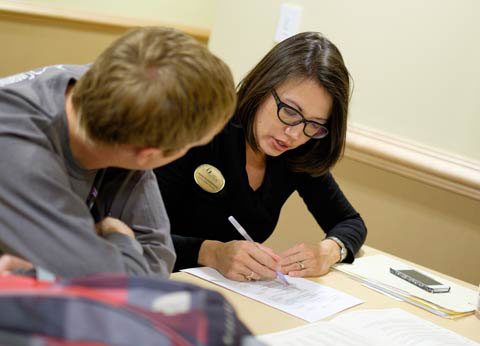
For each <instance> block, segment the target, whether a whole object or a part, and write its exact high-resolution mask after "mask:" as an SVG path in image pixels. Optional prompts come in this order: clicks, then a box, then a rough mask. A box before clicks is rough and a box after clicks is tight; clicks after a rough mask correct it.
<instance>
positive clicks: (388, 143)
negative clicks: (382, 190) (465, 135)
mask: <svg viewBox="0 0 480 346" xmlns="http://www.w3.org/2000/svg"><path fill="white" fill-rule="evenodd" d="M345 157H348V158H350V159H352V160H355V161H359V162H363V163H366V164H369V165H372V166H375V167H378V168H381V169H384V170H386V171H389V172H393V173H396V174H399V175H401V176H404V177H408V178H412V179H415V180H417V181H420V182H422V183H425V184H428V185H431V186H435V187H438V188H441V189H445V190H448V191H452V192H455V193H458V194H460V195H463V196H467V197H470V198H472V199H474V200H480V162H478V161H473V160H469V159H466V158H464V157H460V156H456V155H452V154H450V153H445V152H441V151H439V150H437V149H433V148H431V147H427V146H424V145H421V144H418V143H415V142H413V141H408V140H405V139H402V138H398V137H395V136H392V135H387V134H385V133H381V132H378V131H374V130H370V129H367V128H363V127H360V126H357V125H355V126H353V125H349V127H348V133H347V145H346V148H345Z"/></svg>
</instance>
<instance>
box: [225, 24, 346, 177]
mask: <svg viewBox="0 0 480 346" xmlns="http://www.w3.org/2000/svg"><path fill="white" fill-rule="evenodd" d="M291 79H310V80H314V81H316V82H318V83H319V85H321V86H322V87H324V88H325V89H326V90H327V91H328V93H329V94H330V95H331V96H332V99H333V104H332V109H331V114H330V118H329V120H328V122H327V127H328V129H329V132H330V133H329V134H328V136H327V137H326V138H324V139H311V140H309V141H308V142H307V143H305V144H304V145H302V146H300V147H298V148H297V149H294V150H291V151H287V152H286V153H285V154H284V157H285V158H286V160H287V163H288V165H289V167H290V169H292V170H293V171H295V172H306V173H308V174H310V175H313V176H318V175H321V174H324V173H325V172H326V171H328V170H329V169H330V168H331V167H333V165H334V164H335V163H336V162H337V161H338V160H339V159H340V157H341V156H342V155H343V151H344V147H345V138H346V132H347V114H348V103H349V99H350V74H349V72H348V70H347V68H346V67H345V64H344V62H343V58H342V55H341V54H340V51H339V50H338V48H337V47H336V46H335V45H334V44H333V43H332V42H330V41H329V40H328V39H327V38H325V37H324V36H322V35H321V34H320V33H317V32H303V33H300V34H297V35H295V36H292V37H290V38H288V39H286V40H284V41H282V42H280V43H279V44H277V45H276V46H275V47H273V48H272V49H271V50H270V52H268V54H267V55H266V56H265V57H264V58H263V59H262V60H261V61H260V62H259V63H258V64H257V66H255V67H254V68H253V70H251V71H250V73H249V74H248V75H247V76H246V77H245V78H244V79H243V80H242V81H241V82H240V84H239V86H238V92H237V95H238V103H237V108H236V110H235V115H234V117H235V119H236V121H237V122H239V123H240V124H241V125H242V126H243V127H244V129H245V135H246V140H247V142H248V144H249V145H250V146H251V147H252V148H253V149H254V150H258V146H257V143H256V140H255V136H254V133H253V122H254V118H255V114H256V112H257V109H258V107H259V106H260V105H261V104H262V102H263V101H264V100H265V99H266V98H267V97H269V96H271V91H272V89H274V88H277V87H278V86H280V85H281V84H283V83H285V82H286V81H288V80H291Z"/></svg>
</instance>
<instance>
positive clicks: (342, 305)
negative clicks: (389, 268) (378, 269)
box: [182, 267, 363, 322]
mask: <svg viewBox="0 0 480 346" xmlns="http://www.w3.org/2000/svg"><path fill="white" fill-rule="evenodd" d="M182 271H183V272H187V273H190V274H193V275H196V276H198V277H200V278H202V279H205V280H208V281H211V282H213V283H215V284H217V285H220V286H222V287H225V288H228V289H230V290H232V291H235V292H237V293H240V294H242V295H244V296H247V297H249V298H252V299H255V300H258V301H260V302H262V303H264V304H267V305H270V306H273V307H274V308H277V309H279V310H282V311H284V312H287V313H289V314H291V315H294V316H296V317H299V318H301V319H304V320H305V321H308V322H315V321H318V320H321V319H322V318H326V317H328V316H331V315H333V314H335V313H337V312H340V311H343V310H345V309H348V308H350V307H352V306H355V305H358V304H361V303H363V301H362V300H360V299H358V298H356V297H353V296H351V295H349V294H346V293H343V292H341V291H339V290H336V289H333V288H330V287H327V286H324V285H320V284H318V283H316V282H313V281H310V280H306V279H302V278H292V277H288V276H287V280H288V282H289V283H290V285H288V286H285V285H284V284H283V283H282V282H281V281H279V280H273V281H254V282H253V281H252V282H238V281H232V280H229V279H226V278H225V277H224V276H223V275H222V274H220V273H219V272H217V271H216V270H215V269H213V268H209V267H201V268H190V269H185V270H182Z"/></svg>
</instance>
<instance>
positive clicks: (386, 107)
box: [209, 0, 480, 161]
mask: <svg viewBox="0 0 480 346" xmlns="http://www.w3.org/2000/svg"><path fill="white" fill-rule="evenodd" d="M284 2H287V3H291V4H297V5H299V6H301V7H302V8H303V14H302V19H301V24H300V31H306V30H314V31H320V32H322V33H324V34H325V35H326V36H327V37H329V38H330V39H331V40H332V41H333V42H335V43H336V44H337V45H338V47H339V48H340V50H341V51H342V53H343V55H344V58H345V60H346V63H347V66H348V67H349V69H350V72H351V73H352V75H353V79H354V81H355V92H354V96H353V100H352V111H351V119H350V120H351V122H352V123H353V124H359V125H363V126H366V127H370V128H372V129H377V130H381V131H384V132H388V133H392V134H394V135H397V136H400V137H405V138H408V139H411V140H413V141H417V142H419V143H423V144H426V145H430V146H432V147H434V148H437V149H442V150H445V151H448V152H451V153H454V154H458V155H462V156H465V157H467V158H470V159H474V160H477V161H480V136H479V135H478V134H479V133H480V116H479V115H480V97H478V91H479V87H478V81H479V80H480V64H479V63H478V62H479V61H480V45H479V44H478V42H479V37H480V1H477V0H462V1H452V0H421V1H418V0H404V1H392V0H387V1H385V0H363V1H352V0H323V1H311V0H292V1H283V0H268V1H267V0H265V1H257V0H245V1H234V0H223V1H221V2H220V3H219V9H218V16H217V21H216V22H215V24H214V26H213V29H212V33H211V37H210V44H209V45H210V47H211V49H212V50H213V51H214V52H215V53H217V54H219V55H220V56H222V57H223V58H224V59H225V60H226V61H227V62H228V63H229V64H230V65H231V66H232V68H233V70H234V72H235V76H236V77H237V80H239V79H240V78H241V77H242V76H244V74H245V73H246V72H247V71H248V70H249V69H250V68H251V67H253V65H254V64H255V63H256V62H257V61H258V60H259V59H260V57H262V56H263V55H264V54H265V52H267V51H268V50H269V49H270V48H271V47H272V46H273V44H274V42H273V38H274V34H275V29H276V24H277V20H278V16H279V8H280V5H281V4H282V3H284Z"/></svg>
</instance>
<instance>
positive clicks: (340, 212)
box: [155, 122, 367, 270]
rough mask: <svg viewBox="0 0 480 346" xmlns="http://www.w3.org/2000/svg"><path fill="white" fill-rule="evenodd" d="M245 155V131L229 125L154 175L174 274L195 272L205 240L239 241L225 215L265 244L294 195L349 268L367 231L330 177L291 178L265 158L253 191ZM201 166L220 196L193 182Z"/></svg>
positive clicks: (277, 160)
mask: <svg viewBox="0 0 480 346" xmlns="http://www.w3.org/2000/svg"><path fill="white" fill-rule="evenodd" d="M245 150H246V148H245V134H244V130H243V129H242V128H241V127H239V126H238V125H235V124H233V123H232V122H230V123H229V124H227V126H226V127H225V129H224V130H223V131H222V132H221V133H220V134H218V135H217V136H216V137H215V138H214V139H213V140H212V141H211V142H210V143H209V144H207V145H204V146H201V147H196V148H193V149H191V150H190V151H189V152H188V153H187V154H186V155H185V156H184V157H182V158H180V159H179V160H177V161H174V162H172V163H171V164H169V165H167V166H163V167H160V168H157V169H156V170H155V174H156V176H157V179H158V184H159V186H160V191H161V192H162V196H163V198H164V202H165V205H166V209H167V213H168V216H169V218H170V223H171V233H172V237H173V243H174V246H175V250H176V252H177V262H176V263H175V268H174V270H180V269H183V268H190V267H196V266H198V262H197V260H198V253H199V250H200V246H201V244H202V242H203V241H204V240H207V239H208V240H219V241H223V242H227V241H230V240H235V239H237V240H240V239H243V238H242V236H241V235H240V234H239V233H238V232H237V231H236V229H235V228H234V227H233V226H232V225H231V224H230V222H229V221H228V219H227V218H228V216H230V215H233V216H234V217H235V218H236V219H237V221H238V222H239V223H240V224H241V225H242V226H243V227H244V228H245V229H246V230H247V231H248V233H249V235H250V236H251V237H252V238H253V239H254V240H255V241H256V242H259V243H262V242H264V241H265V240H266V239H267V238H268V237H269V236H270V235H271V234H272V233H273V231H274V228H275V226H276V224H277V222H278V218H279V215H280V209H281V208H282V206H283V205H284V203H285V201H286V200H287V199H288V197H289V196H290V195H291V194H292V193H293V192H294V191H295V190H296V191H298V193H299V194H300V196H301V197H302V198H303V200H304V202H305V204H306V205H307V207H308V210H309V211H310V212H311V213H312V215H313V216H314V218H315V220H316V221H317V222H318V224H319V225H320V227H321V228H322V229H323V230H324V232H325V233H326V234H327V235H328V236H335V237H337V238H339V239H340V240H342V242H343V243H344V244H345V246H346V248H347V249H348V255H347V257H346V258H345V260H344V262H348V263H351V262H353V260H354V254H355V253H357V251H358V250H359V249H360V247H361V246H362V244H363V242H364V241H365V238H366V235H367V229H366V227H365V224H364V222H363V220H362V218H361V217H360V215H359V214H358V213H357V212H356V211H355V209H354V208H353V207H352V206H351V204H350V203H349V202H348V200H347V199H346V198H345V196H344V194H343V193H342V191H341V190H340V188H339V187H338V185H337V183H336V182H335V180H334V178H333V176H332V175H331V174H330V173H326V174H324V175H322V176H320V177H311V176H309V175H308V174H305V173H294V172H291V171H290V170H289V169H288V167H287V164H286V162H285V160H284V159H283V158H282V156H278V157H267V165H266V172H265V177H264V180H263V183H262V185H261V186H260V187H259V188H258V189H257V190H255V191H254V190H253V189H252V188H251V187H250V185H249V182H248V176H247V171H246V168H245V164H246V153H245ZM202 164H210V165H213V166H214V167H216V168H217V169H219V170H220V171H221V173H222V175H223V177H224V178H225V187H224V188H223V189H222V190H221V191H220V192H217V193H211V192H207V191H204V190H203V189H202V188H201V187H200V186H199V185H197V183H196V182H195V180H194V171H195V169H196V168H197V167H198V166H200V165H202ZM299 222H301V220H299ZM292 245H293V244H292Z"/></svg>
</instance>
